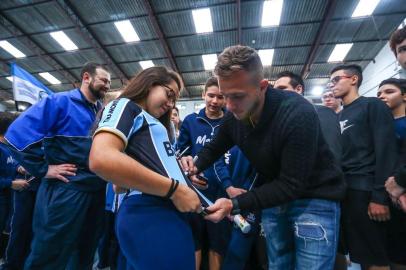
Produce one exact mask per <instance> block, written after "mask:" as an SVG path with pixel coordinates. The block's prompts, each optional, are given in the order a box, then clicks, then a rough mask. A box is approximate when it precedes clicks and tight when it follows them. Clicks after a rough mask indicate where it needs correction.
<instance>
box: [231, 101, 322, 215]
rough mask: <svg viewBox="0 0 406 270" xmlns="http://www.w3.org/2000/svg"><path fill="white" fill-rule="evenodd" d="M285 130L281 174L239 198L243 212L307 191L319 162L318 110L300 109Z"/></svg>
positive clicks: (288, 199) (261, 207) (282, 201)
mask: <svg viewBox="0 0 406 270" xmlns="http://www.w3.org/2000/svg"><path fill="white" fill-rule="evenodd" d="M283 126H284V128H283V130H281V132H282V134H281V136H282V138H286V139H285V140H284V141H283V146H282V151H281V156H280V160H281V161H280V164H281V169H280V172H279V175H278V176H277V177H276V178H275V179H272V181H270V182H269V181H268V182H267V183H266V184H264V185H262V186H260V187H258V188H255V189H253V190H252V191H250V192H247V193H244V194H241V195H239V196H238V197H237V200H238V203H239V206H240V208H241V210H244V211H245V210H249V211H252V210H258V209H264V208H269V207H273V206H276V205H280V204H283V203H286V202H289V201H292V200H295V199H297V198H298V197H299V196H300V194H302V193H303V191H304V190H305V189H306V186H307V185H308V182H309V181H308V179H309V177H310V174H311V173H312V170H313V167H314V166H315V163H316V157H317V152H318V143H319V136H320V124H319V120H318V117H317V114H316V112H315V111H314V109H310V108H309V109H305V110H304V111H302V110H301V111H299V110H297V112H296V113H292V114H291V116H290V117H289V119H287V121H286V123H285V125H283Z"/></svg>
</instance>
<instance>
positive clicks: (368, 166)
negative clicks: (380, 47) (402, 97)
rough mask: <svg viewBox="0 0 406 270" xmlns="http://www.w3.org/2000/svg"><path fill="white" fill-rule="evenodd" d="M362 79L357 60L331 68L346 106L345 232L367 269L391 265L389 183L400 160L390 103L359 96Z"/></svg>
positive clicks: (343, 127) (336, 92)
mask: <svg viewBox="0 0 406 270" xmlns="http://www.w3.org/2000/svg"><path fill="white" fill-rule="evenodd" d="M361 83H362V69H361V67H360V66H358V65H340V66H337V67H335V68H334V69H333V70H332V71H331V75H330V83H329V87H330V88H331V90H332V91H333V93H334V95H335V96H336V97H339V98H341V99H342V101H343V105H344V108H343V110H342V111H341V112H340V114H339V121H340V127H341V146H342V160H341V164H342V168H343V172H344V176H345V180H346V182H347V185H348V191H347V196H346V199H345V200H344V202H343V212H342V218H343V233H344V238H345V240H346V245H347V248H348V251H349V254H350V258H351V261H354V262H356V263H359V264H361V267H362V268H363V269H389V260H388V256H387V252H386V248H385V245H386V235H385V231H386V222H385V221H388V220H389V219H390V212H389V207H388V194H387V193H386V191H385V187H384V183H385V180H386V179H387V178H388V177H389V176H391V175H392V174H393V172H394V168H395V163H396V159H397V153H396V151H397V150H396V138H395V130H394V127H393V118H392V114H391V112H390V110H389V108H388V107H387V106H386V105H385V103H383V102H382V101H381V100H379V99H378V98H375V97H373V98H372V97H371V98H367V97H361V96H360V95H359V93H358V88H359V87H360V85H361ZM340 251H341V250H340Z"/></svg>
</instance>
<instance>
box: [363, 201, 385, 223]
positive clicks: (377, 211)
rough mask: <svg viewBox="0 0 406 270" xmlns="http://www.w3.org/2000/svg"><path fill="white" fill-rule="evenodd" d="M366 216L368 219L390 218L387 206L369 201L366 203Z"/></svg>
mask: <svg viewBox="0 0 406 270" xmlns="http://www.w3.org/2000/svg"><path fill="white" fill-rule="evenodd" d="M368 216H369V218H370V219H372V220H375V221H388V220H389V219H390V211H389V207H388V206H386V205H382V204H378V203H374V202H370V203H369V205H368Z"/></svg>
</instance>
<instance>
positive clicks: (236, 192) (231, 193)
mask: <svg viewBox="0 0 406 270" xmlns="http://www.w3.org/2000/svg"><path fill="white" fill-rule="evenodd" d="M226 192H227V195H228V197H230V198H234V197H236V196H238V195H241V194H243V193H245V192H247V191H246V190H245V189H242V188H235V187H233V186H229V187H228V188H226Z"/></svg>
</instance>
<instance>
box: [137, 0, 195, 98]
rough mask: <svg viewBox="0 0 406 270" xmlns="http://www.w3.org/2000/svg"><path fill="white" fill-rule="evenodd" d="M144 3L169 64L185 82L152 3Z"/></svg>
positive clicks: (147, 1)
mask: <svg viewBox="0 0 406 270" xmlns="http://www.w3.org/2000/svg"><path fill="white" fill-rule="evenodd" d="M143 3H144V6H145V7H146V8H147V12H148V17H149V19H150V20H151V23H152V26H153V27H154V30H155V33H156V34H157V35H158V38H159V41H160V42H161V44H162V47H163V48H164V51H165V54H166V56H167V57H168V59H169V63H170V64H171V66H172V69H173V70H174V71H176V72H177V73H178V74H179V75H180V76H181V78H182V81H184V80H183V77H182V74H181V73H180V72H179V68H178V66H177V64H176V61H175V57H174V56H173V53H172V51H171V49H170V48H169V45H168V42H167V41H166V39H165V36H164V34H163V32H162V29H161V27H160V26H159V23H158V20H157V18H156V16H155V13H154V10H153V9H152V6H151V3H150V2H149V0H144V1H143ZM184 88H185V90H186V92H187V93H188V95H189V96H190V92H189V90H188V89H187V88H186V87H184Z"/></svg>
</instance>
